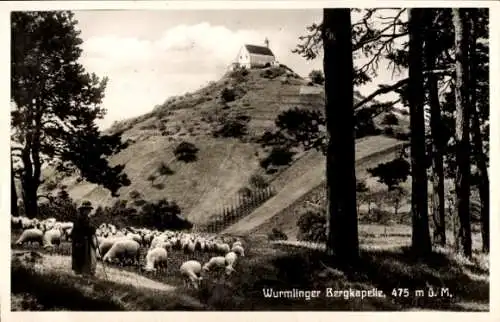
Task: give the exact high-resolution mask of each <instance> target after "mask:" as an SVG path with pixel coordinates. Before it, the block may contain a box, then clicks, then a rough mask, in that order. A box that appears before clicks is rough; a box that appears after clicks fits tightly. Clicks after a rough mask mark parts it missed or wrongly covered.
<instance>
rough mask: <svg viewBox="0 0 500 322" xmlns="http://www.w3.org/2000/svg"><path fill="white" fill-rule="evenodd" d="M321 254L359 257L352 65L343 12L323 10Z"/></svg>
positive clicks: (345, 11)
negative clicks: (323, 221) (323, 202)
mask: <svg viewBox="0 0 500 322" xmlns="http://www.w3.org/2000/svg"><path fill="white" fill-rule="evenodd" d="M322 38H323V48H324V58H323V68H324V73H325V94H326V95H325V109H326V110H325V112H326V127H327V132H328V135H329V140H328V147H327V155H326V177H327V180H326V181H327V201H328V206H327V212H328V224H327V252H328V254H329V255H335V256H336V257H337V258H338V259H340V260H344V261H351V260H354V259H356V258H357V257H358V256H359V240H358V220H357V213H356V173H355V150H354V147H355V145H354V144H355V143H354V142H355V141H354V109H353V62H352V49H351V47H352V44H351V14H350V10H349V9H324V10H323V30H322Z"/></svg>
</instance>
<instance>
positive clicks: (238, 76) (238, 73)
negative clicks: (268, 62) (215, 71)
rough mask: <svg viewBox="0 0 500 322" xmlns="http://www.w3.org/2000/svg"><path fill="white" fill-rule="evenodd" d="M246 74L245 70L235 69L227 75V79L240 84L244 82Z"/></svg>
mask: <svg viewBox="0 0 500 322" xmlns="http://www.w3.org/2000/svg"><path fill="white" fill-rule="evenodd" d="M248 73H249V71H248V70H247V69H246V68H237V69H235V70H233V71H232V72H231V73H230V74H229V77H231V78H233V79H234V80H235V81H237V82H242V81H244V80H246V76H247V75H248Z"/></svg>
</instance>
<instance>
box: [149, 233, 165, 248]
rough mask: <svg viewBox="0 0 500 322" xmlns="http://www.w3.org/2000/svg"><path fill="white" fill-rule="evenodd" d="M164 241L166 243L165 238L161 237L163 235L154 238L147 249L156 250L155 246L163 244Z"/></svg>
mask: <svg viewBox="0 0 500 322" xmlns="http://www.w3.org/2000/svg"><path fill="white" fill-rule="evenodd" d="M165 241H166V237H165V236H163V235H160V236H156V237H155V238H154V239H153V240H152V241H151V245H150V246H149V248H151V249H153V248H156V246H158V245H160V244H161V243H164V242H165Z"/></svg>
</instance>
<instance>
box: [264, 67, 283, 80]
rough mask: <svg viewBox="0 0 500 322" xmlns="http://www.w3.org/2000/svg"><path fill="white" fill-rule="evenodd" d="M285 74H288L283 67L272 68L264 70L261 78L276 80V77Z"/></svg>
mask: <svg viewBox="0 0 500 322" xmlns="http://www.w3.org/2000/svg"><path fill="white" fill-rule="evenodd" d="M285 73H286V69H285V68H283V67H270V68H267V69H264V70H263V71H262V72H261V73H260V77H262V78H269V79H275V78H276V77H279V76H281V75H283V74H285Z"/></svg>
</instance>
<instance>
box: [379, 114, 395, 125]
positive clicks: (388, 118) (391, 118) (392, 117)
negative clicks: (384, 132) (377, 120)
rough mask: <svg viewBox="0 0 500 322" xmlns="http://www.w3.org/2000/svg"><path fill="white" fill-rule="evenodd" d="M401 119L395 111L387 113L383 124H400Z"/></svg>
mask: <svg viewBox="0 0 500 322" xmlns="http://www.w3.org/2000/svg"><path fill="white" fill-rule="evenodd" d="M398 123H399V119H398V117H397V116H396V115H395V114H394V113H387V114H385V115H384V119H383V120H382V124H385V125H398Z"/></svg>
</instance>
